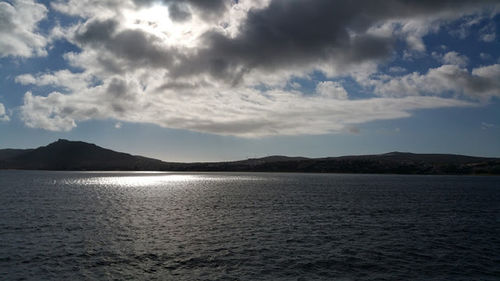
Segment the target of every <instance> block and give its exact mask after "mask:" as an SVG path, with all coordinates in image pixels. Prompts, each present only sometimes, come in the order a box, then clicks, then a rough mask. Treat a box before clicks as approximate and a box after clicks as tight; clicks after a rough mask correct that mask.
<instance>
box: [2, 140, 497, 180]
mask: <svg viewBox="0 0 500 281" xmlns="http://www.w3.org/2000/svg"><path fill="white" fill-rule="evenodd" d="M0 169H20V170H76V171H84V170H104V171H115V170H124V171H146V170H150V171H207V172H208V171H213V172H216V171H231V172H238V171H241V172H311V173H382V174H387V173H392V174H495V175H499V174H500V158H493V157H476V156H465V155H457V154H417V153H410V152H398V151H393V152H388V153H384V154H374V155H348V156H339V157H323V158H307V157H289V156H283V155H273V156H267V157H262V158H249V159H246V160H239V161H228V162H198V163H178V162H165V161H161V160H157V159H153V158H147V157H143V156H137V155H131V154H128V153H124V152H116V151H113V150H110V149H106V148H103V147H100V146H97V145H95V144H92V143H86V142H82V141H69V140H65V139H59V140H57V141H56V142H53V143H50V144H48V145H46V146H40V147H38V148H35V149H0Z"/></svg>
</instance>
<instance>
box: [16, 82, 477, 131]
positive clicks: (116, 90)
mask: <svg viewBox="0 0 500 281" xmlns="http://www.w3.org/2000/svg"><path fill="white" fill-rule="evenodd" d="M154 76H158V77H161V76H162V74H161V73H158V74H157V75H154ZM151 79H152V81H149V83H147V84H148V85H149V87H147V89H146V90H144V88H142V87H141V86H140V85H141V84H144V83H143V82H145V81H143V82H141V81H131V80H130V79H128V80H127V81H128V82H125V81H124V80H120V79H119V78H113V79H110V80H106V81H104V84H103V85H99V86H96V87H92V88H89V89H87V90H86V91H80V92H75V93H73V94H69V95H63V94H60V93H57V92H54V93H51V94H49V95H48V96H47V97H41V96H33V95H32V94H31V93H26V95H25V104H24V105H23V106H22V107H21V108H20V112H21V116H22V118H23V120H24V121H25V123H26V124H27V125H28V126H30V127H37V128H44V129H47V130H62V131H65V130H70V129H72V128H74V127H75V126H76V124H77V122H81V121H85V120H89V119H114V120H117V121H118V122H136V123H153V124H157V125H159V126H162V127H168V128H178V129H187V130H193V131H199V132H206V133H212V134H220V135H233V136H239V137H259V136H268V135H298V134H324V133H335V132H342V131H345V130H346V129H348V128H350V127H352V125H355V124H360V123H365V122H370V121H374V120H384V119H395V118H403V117H408V116H411V111H412V110H415V109H426V108H440V107H450V106H471V105H473V104H471V103H467V102H463V101H459V100H454V99H443V98H436V97H406V98H373V99H364V100H347V99H336V98H332V97H331V96H328V95H329V94H330V93H331V92H330V91H329V92H326V94H327V96H325V95H312V96H306V97H305V96H303V95H302V94H301V93H299V92H293V91H292V92H287V91H283V90H268V91H259V90H255V89H250V88H242V87H240V88H234V87H233V88H231V87H225V88H223V87H221V86H220V85H217V86H210V85H206V86H205V88H203V89H201V88H200V87H191V86H190V84H187V83H185V84H182V83H181V84H179V83H177V84H172V85H168V83H167V84H164V85H162V84H161V83H162V81H158V82H156V83H155V82H154V81H153V80H156V79H155V78H151ZM326 85H329V83H327V84H326ZM330 86H332V85H329V86H327V87H326V88H329V87H330ZM162 87H163V88H162ZM160 88H161V89H162V90H160V91H159V90H158V89H160ZM320 88H321V87H320ZM333 89H334V91H337V93H336V95H341V96H342V90H340V89H341V88H340V86H339V85H333ZM320 91H321V90H320Z"/></svg>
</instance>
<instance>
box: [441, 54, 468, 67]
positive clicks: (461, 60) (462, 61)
mask: <svg viewBox="0 0 500 281" xmlns="http://www.w3.org/2000/svg"><path fill="white" fill-rule="evenodd" d="M442 61H443V63H445V64H453V65H458V66H462V67H464V66H466V65H467V63H468V62H469V58H467V57H466V56H464V55H461V54H459V53H457V52H455V51H452V52H448V53H446V54H444V56H443V57H442Z"/></svg>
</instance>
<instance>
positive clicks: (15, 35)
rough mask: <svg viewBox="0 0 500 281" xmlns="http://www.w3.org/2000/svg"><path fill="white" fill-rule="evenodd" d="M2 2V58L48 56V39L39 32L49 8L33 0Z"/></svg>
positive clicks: (0, 23)
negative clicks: (38, 26)
mask: <svg viewBox="0 0 500 281" xmlns="http://www.w3.org/2000/svg"><path fill="white" fill-rule="evenodd" d="M11 3H12V4H10V3H9V2H0V38H2V39H1V40H0V57H6V56H18V57H32V56H44V55H46V54H47V51H46V50H45V46H46V45H47V38H45V37H44V36H43V35H41V34H40V33H39V32H38V31H37V25H38V23H39V22H40V21H41V20H42V19H44V18H45V17H46V14H47V8H46V7H45V6H44V5H42V4H39V3H36V2H35V1H33V0H13V1H11Z"/></svg>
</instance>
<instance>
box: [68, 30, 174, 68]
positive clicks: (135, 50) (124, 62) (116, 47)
mask: <svg viewBox="0 0 500 281" xmlns="http://www.w3.org/2000/svg"><path fill="white" fill-rule="evenodd" d="M117 26H118V22H116V21H114V20H105V21H100V20H94V21H91V22H88V23H87V24H86V25H85V26H84V27H83V28H82V29H81V30H79V31H78V32H77V33H76V34H75V36H74V40H75V41H76V43H78V44H79V45H80V46H85V45H90V46H92V47H94V48H98V49H102V50H105V51H107V53H108V54H106V53H103V54H101V57H100V59H99V62H100V63H101V64H102V66H103V67H104V68H105V69H107V70H110V71H112V72H115V73H119V72H121V71H122V70H123V67H164V68H168V67H169V65H170V64H171V63H172V59H173V56H174V53H175V51H173V50H169V49H165V48H162V47H160V39H159V38H157V37H155V36H153V35H150V34H147V33H146V32H144V31H142V30H136V29H125V30H120V31H118V30H117Z"/></svg>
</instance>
